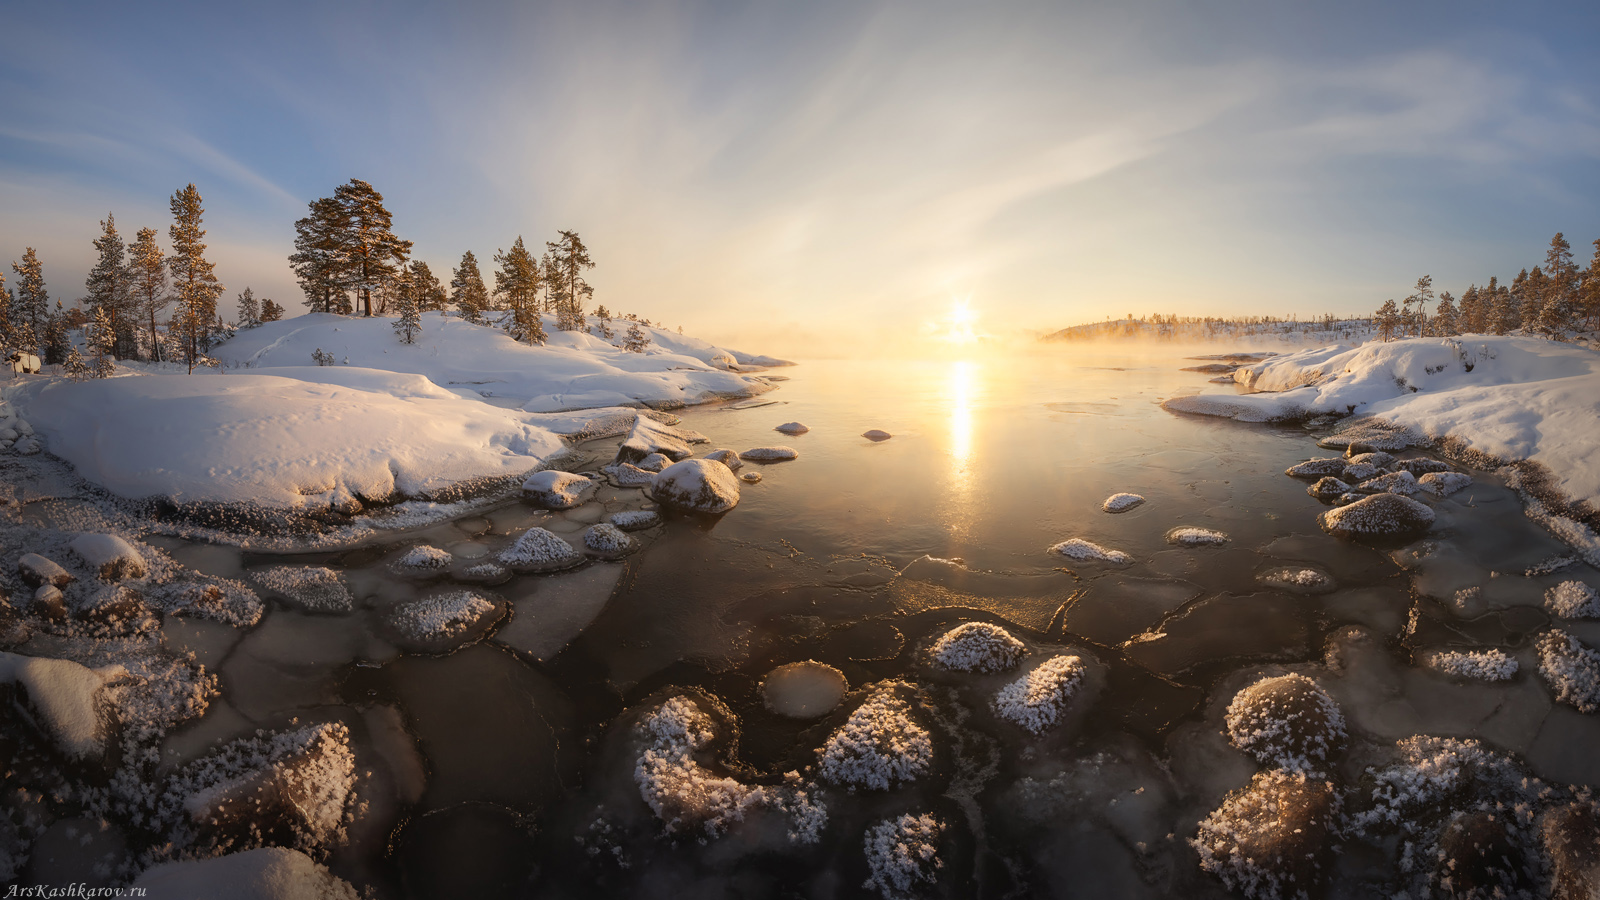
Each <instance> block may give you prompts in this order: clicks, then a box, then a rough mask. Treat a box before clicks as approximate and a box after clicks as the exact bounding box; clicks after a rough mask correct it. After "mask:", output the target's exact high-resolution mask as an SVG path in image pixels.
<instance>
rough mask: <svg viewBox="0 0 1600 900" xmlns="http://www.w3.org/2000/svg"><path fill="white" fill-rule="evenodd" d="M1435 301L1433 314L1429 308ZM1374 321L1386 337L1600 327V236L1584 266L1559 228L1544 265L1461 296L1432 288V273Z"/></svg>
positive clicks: (1563, 333)
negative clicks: (1592, 253)
mask: <svg viewBox="0 0 1600 900" xmlns="http://www.w3.org/2000/svg"><path fill="white" fill-rule="evenodd" d="M1430 305H1433V314H1432V315H1431V316H1430V315H1429V314H1428V308H1429V306H1430ZM1372 320H1373V327H1374V328H1376V329H1377V331H1378V335H1379V336H1380V337H1381V338H1382V339H1383V340H1386V341H1387V340H1392V339H1393V338H1395V337H1406V336H1414V337H1422V336H1425V335H1445V336H1447V335H1454V334H1508V333H1510V332H1512V331H1515V330H1517V329H1519V328H1520V329H1522V331H1523V332H1524V333H1527V334H1541V335H1544V336H1545V337H1548V338H1551V339H1552V340H1558V341H1559V340H1565V339H1566V337H1567V336H1568V335H1569V334H1571V333H1573V332H1579V331H1596V330H1600V240H1596V241H1595V242H1594V256H1593V257H1592V258H1591V259H1590V260H1589V265H1588V267H1587V268H1585V269H1581V270H1580V269H1579V268H1578V265H1577V263H1576V262H1575V261H1574V260H1573V257H1572V245H1571V244H1569V243H1567V239H1566V236H1565V235H1563V234H1562V233H1561V232H1556V236H1555V237H1553V238H1551V239H1550V248H1549V250H1548V251H1547V252H1546V253H1545V258H1544V265H1542V266H1534V267H1533V270H1532V271H1529V270H1528V269H1523V270H1522V271H1520V272H1518V273H1517V276H1516V277H1515V278H1513V279H1512V280H1511V283H1510V284H1509V285H1506V284H1501V283H1500V279H1499V278H1498V277H1490V279H1489V283H1488V284H1486V285H1483V286H1481V287H1480V286H1479V285H1476V284H1473V285H1469V286H1468V287H1467V289H1466V290H1465V291H1462V292H1461V297H1460V299H1459V300H1458V299H1457V298H1456V297H1454V296H1452V295H1451V293H1450V292H1449V291H1442V292H1440V293H1439V294H1438V295H1437V297H1436V296H1435V294H1434V291H1433V278H1432V276H1429V275H1424V276H1422V277H1421V278H1419V279H1417V284H1416V287H1415V289H1413V291H1412V293H1411V294H1410V295H1409V296H1407V297H1406V298H1405V299H1404V300H1402V301H1400V303H1398V304H1396V303H1395V301H1394V300H1393V299H1390V300H1386V301H1384V304H1383V305H1382V306H1380V307H1379V308H1378V311H1377V312H1376V313H1374V314H1373V317H1372Z"/></svg>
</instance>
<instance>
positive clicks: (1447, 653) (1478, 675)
mask: <svg viewBox="0 0 1600 900" xmlns="http://www.w3.org/2000/svg"><path fill="white" fill-rule="evenodd" d="M1420 662H1421V663H1422V664H1423V665H1424V666H1427V667H1428V668H1430V669H1432V670H1434V671H1435V672H1443V673H1444V674H1446V675H1458V676H1460V677H1462V678H1473V679H1476V680H1478V681H1509V680H1511V676H1513V675H1515V674H1517V668H1518V667H1517V658H1516V657H1514V656H1512V655H1511V654H1509V653H1507V652H1505V651H1504V650H1433V651H1429V652H1426V653H1423V654H1421V659H1420Z"/></svg>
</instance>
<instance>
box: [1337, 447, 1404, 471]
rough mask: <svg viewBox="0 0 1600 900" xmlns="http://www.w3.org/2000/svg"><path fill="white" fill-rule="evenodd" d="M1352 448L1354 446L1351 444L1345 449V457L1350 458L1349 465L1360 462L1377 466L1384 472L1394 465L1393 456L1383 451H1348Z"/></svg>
mask: <svg viewBox="0 0 1600 900" xmlns="http://www.w3.org/2000/svg"><path fill="white" fill-rule="evenodd" d="M1354 449H1355V446H1351V447H1349V448H1347V449H1346V451H1345V452H1346V454H1347V456H1346V458H1347V459H1349V460H1350V465H1358V464H1360V465H1368V466H1377V467H1378V469H1379V470H1380V471H1385V472H1387V471H1389V470H1390V469H1392V468H1393V467H1394V457H1393V456H1392V455H1390V454H1388V453H1385V452H1383V451H1382V450H1368V451H1366V452H1364V453H1351V452H1350V451H1352V450H1354Z"/></svg>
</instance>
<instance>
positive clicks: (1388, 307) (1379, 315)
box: [1372, 299, 1400, 341]
mask: <svg viewBox="0 0 1600 900" xmlns="http://www.w3.org/2000/svg"><path fill="white" fill-rule="evenodd" d="M1372 322H1373V324H1374V325H1376V326H1377V327H1378V336H1379V337H1380V338H1382V339H1383V340H1385V341H1389V340H1393V339H1394V333H1395V331H1396V330H1397V329H1399V327H1400V309H1399V307H1397V306H1395V305H1394V300H1393V299H1389V300H1385V301H1383V305H1382V306H1380V307H1378V311H1377V312H1376V313H1373V315H1372Z"/></svg>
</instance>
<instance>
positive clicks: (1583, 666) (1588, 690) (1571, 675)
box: [1538, 628, 1600, 713]
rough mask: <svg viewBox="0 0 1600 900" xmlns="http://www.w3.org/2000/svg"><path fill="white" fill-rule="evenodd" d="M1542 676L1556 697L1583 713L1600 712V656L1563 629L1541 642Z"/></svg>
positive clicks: (1551, 631) (1540, 660) (1551, 632)
mask: <svg viewBox="0 0 1600 900" xmlns="http://www.w3.org/2000/svg"><path fill="white" fill-rule="evenodd" d="M1538 648H1539V674H1540V675H1543V676H1544V680H1545V683H1546V684H1548V685H1549V686H1550V690H1551V691H1553V692H1554V693H1555V695H1556V700H1558V701H1560V702H1562V703H1566V704H1568V705H1570V706H1572V707H1574V708H1575V709H1577V710H1578V711H1579V712H1583V713H1594V712H1600V652H1596V651H1595V649H1594V648H1593V647H1590V646H1589V645H1587V644H1585V643H1583V642H1582V641H1580V640H1578V639H1577V638H1575V637H1573V636H1572V635H1570V634H1567V633H1566V632H1564V631H1561V630H1560V629H1556V628H1552V629H1551V630H1549V631H1548V632H1545V634H1543V635H1542V636H1540V638H1539V644H1538Z"/></svg>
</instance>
